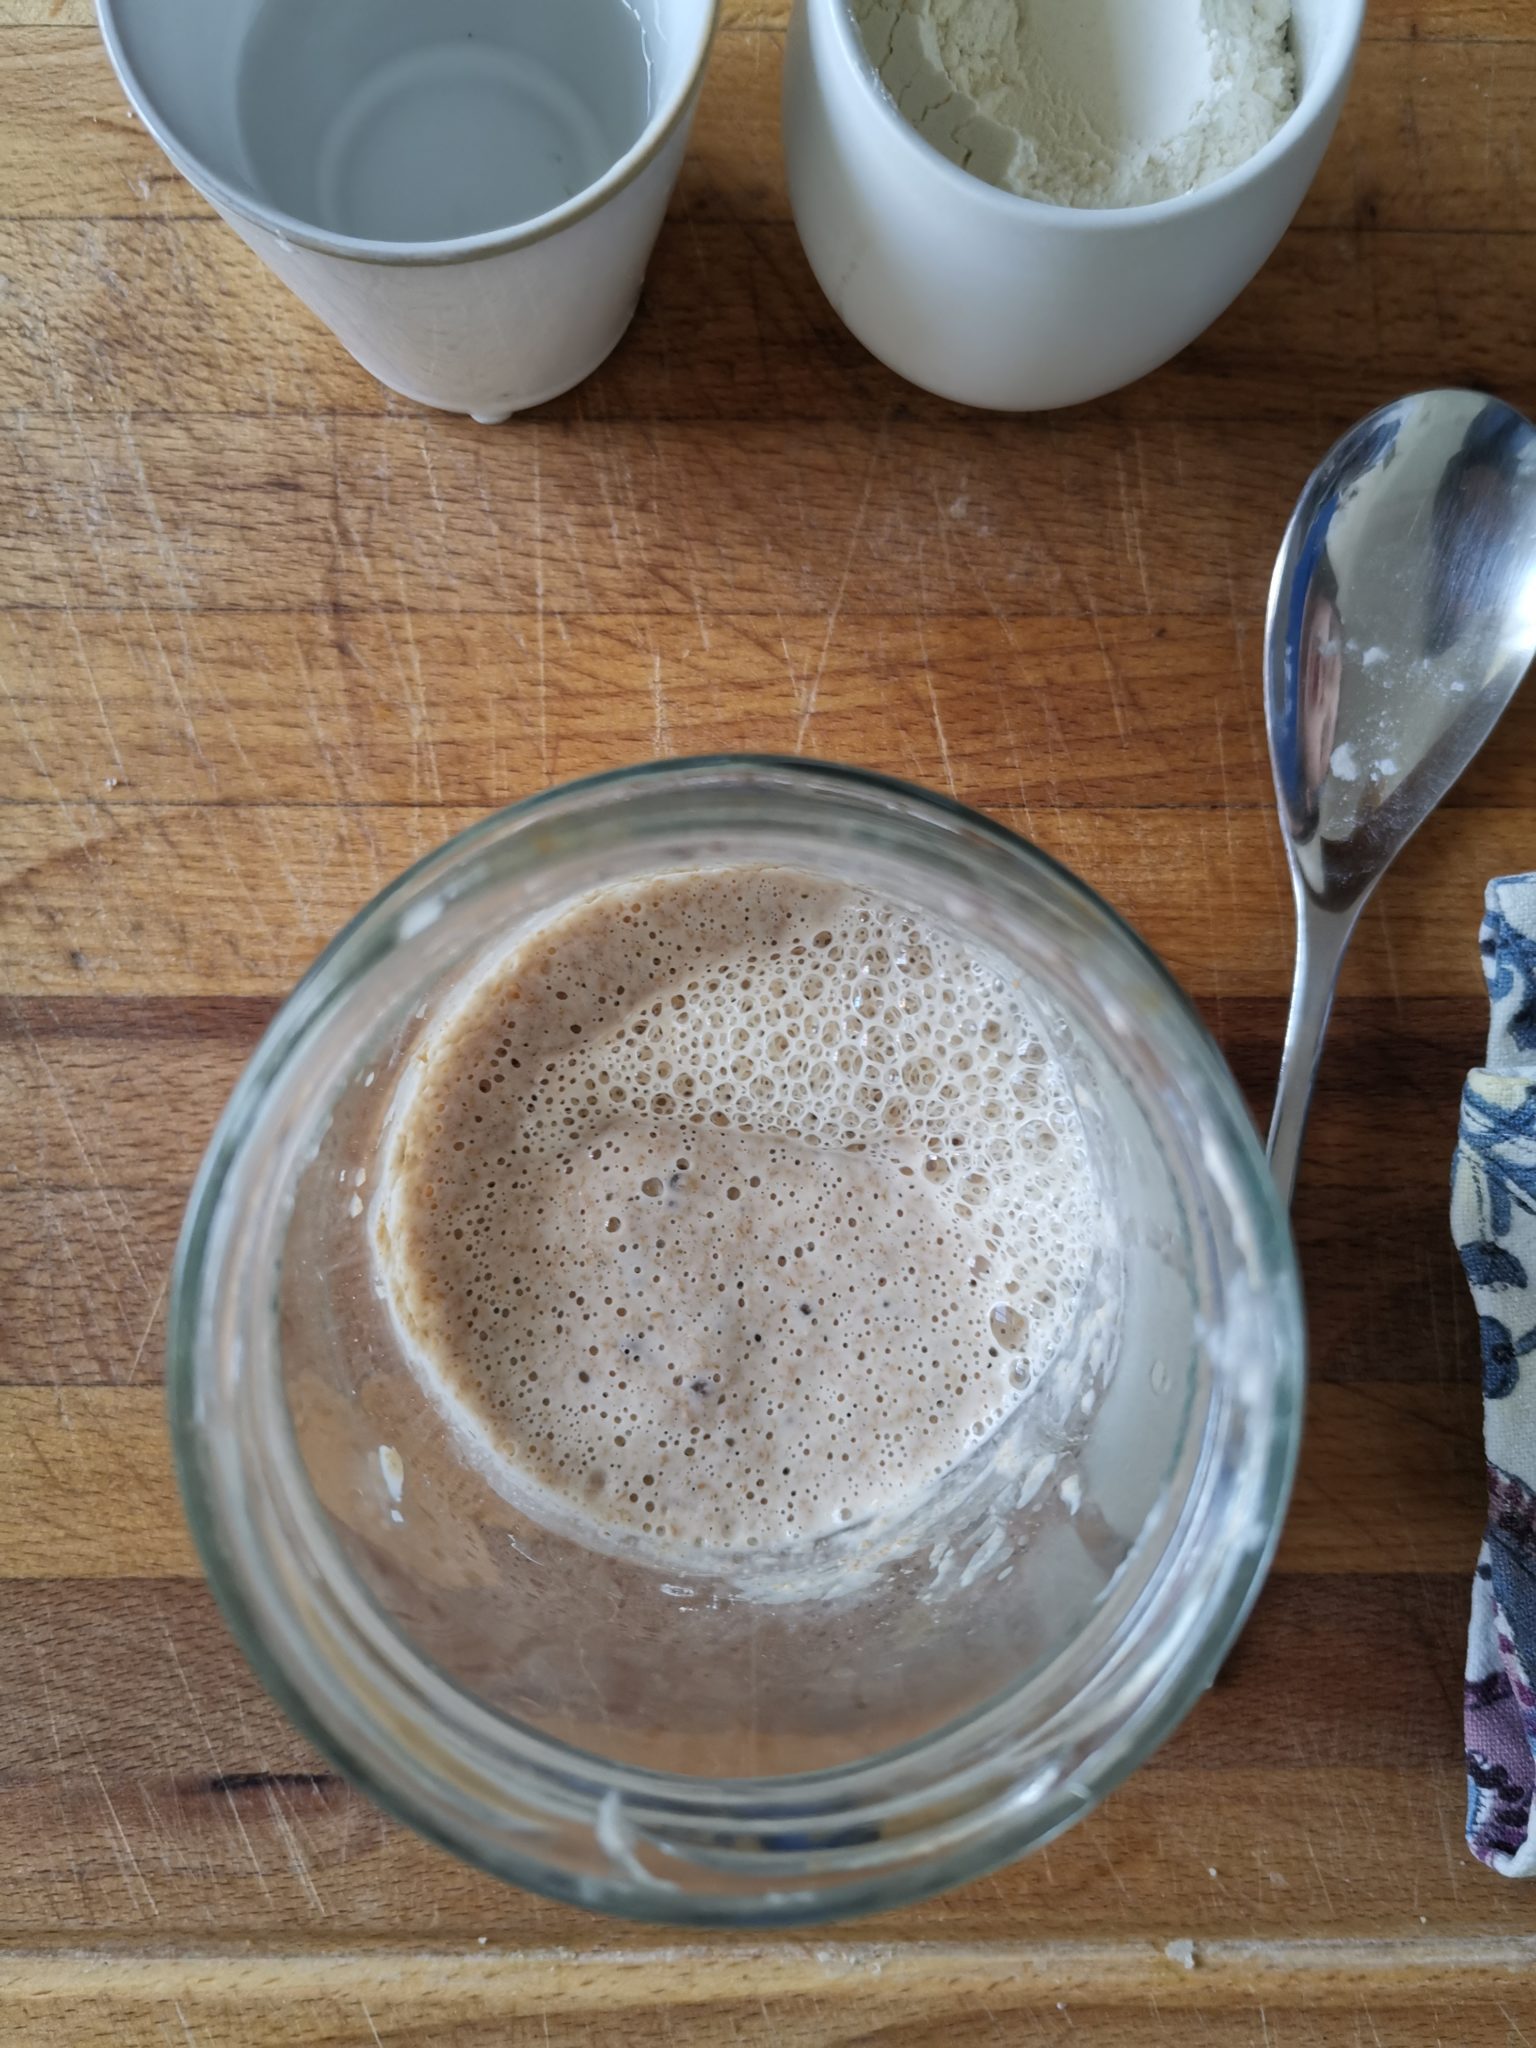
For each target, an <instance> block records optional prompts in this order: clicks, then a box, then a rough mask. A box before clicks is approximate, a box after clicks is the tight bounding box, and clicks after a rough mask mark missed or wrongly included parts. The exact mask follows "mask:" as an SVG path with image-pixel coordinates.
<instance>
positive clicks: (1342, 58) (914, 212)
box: [784, 0, 1365, 412]
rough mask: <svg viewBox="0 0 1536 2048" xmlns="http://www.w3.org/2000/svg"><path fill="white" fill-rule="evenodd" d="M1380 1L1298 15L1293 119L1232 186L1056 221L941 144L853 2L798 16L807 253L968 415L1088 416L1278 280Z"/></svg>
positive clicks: (792, 59) (795, 150) (869, 333)
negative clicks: (1277, 259) (1281, 244)
mask: <svg viewBox="0 0 1536 2048" xmlns="http://www.w3.org/2000/svg"><path fill="white" fill-rule="evenodd" d="M1364 12H1365V0H1294V20H1293V34H1294V38H1295V45H1296V54H1297V60H1298V68H1299V73H1300V92H1299V95H1298V104H1297V108H1296V112H1295V113H1294V114H1293V115H1292V117H1291V118H1290V120H1289V121H1287V122H1286V124H1285V126H1284V127H1283V128H1282V129H1281V130H1280V131H1279V133H1278V134H1277V135H1275V136H1274V138H1273V139H1272V140H1271V141H1270V142H1269V143H1267V144H1266V145H1265V147H1264V148H1263V149H1261V150H1260V151H1259V152H1258V154H1257V155H1256V156H1254V157H1252V158H1250V159H1249V161H1248V162H1247V163H1245V164H1243V165H1241V166H1240V167H1239V168H1238V169H1237V170H1235V171H1232V172H1230V173H1229V174H1228V175H1227V176H1226V177H1224V178H1221V179H1219V180H1218V181H1217V182H1216V183H1214V184H1211V185H1207V186H1205V187H1203V188H1202V189H1201V190H1200V191H1198V192H1192V193H1189V194H1187V195H1185V196H1184V197H1182V198H1179V199H1170V200H1165V201H1163V202H1161V203H1160V204H1158V205H1155V206H1137V207H1116V208H1107V209H1103V210H1096V211H1093V210H1088V209H1084V208H1074V207H1062V206H1046V205H1042V204H1041V203H1039V202H1038V201H1036V200H1031V199H1020V198H1017V197H1016V196H1015V195H1014V194H1013V193H1011V192H1003V191H1000V190H999V189H998V188H997V187H995V186H992V185H988V184H984V183H983V182H982V180H981V179H979V178H975V177H973V176H972V175H971V174H970V172H968V171H963V170H961V169H960V168H959V166H958V165H956V164H953V163H951V162H950V161H949V159H948V158H947V157H945V156H943V155H941V154H940V152H939V151H938V150H936V149H935V148H934V147H933V146H932V144H931V143H929V142H926V141H924V139H923V138H922V136H920V135H919V134H918V132H917V130H916V129H915V128H913V127H911V126H910V125H909V123H908V122H907V121H906V120H905V119H904V118H903V116H902V115H901V114H900V113H899V112H898V111H897V108H896V104H895V102H894V101H893V100H892V98H891V97H890V95H889V93H887V91H886V90H885V88H884V86H883V85H882V84H881V82H880V79H879V76H878V74H877V73H876V71H875V69H874V66H873V65H872V64H871V62H870V59H869V57H868V54H867V53H866V51H865V48H864V44H863V41H862V39H861V37H860V34H859V30H858V27H857V24H856V23H855V22H854V20H853V16H852V13H851V11H850V7H849V0H796V7H795V14H794V19H793V21H792V23H791V26H790V34H789V47H788V52H787V56H786V62H785V73H784V153H785V158H786V161H787V164H788V170H789V193H790V201H791V204H792V205H793V208H794V214H795V222H796V225H797V226H798V228H799V230H800V239H801V241H802V242H803V243H804V245H805V252H806V254H807V256H808V257H809V258H810V261H811V267H812V269H813V270H814V271H815V273H816V276H817V278H818V279H819V280H820V283H821V287H822V289H823V291H825V293H826V295H827V297H828V298H829V299H830V300H831V302H832V304H833V306H834V307H835V308H836V310H837V312H838V313H839V314H840V315H841V316H842V318H843V319H844V320H845V321H846V322H847V324H848V326H849V327H850V328H852V330H853V332H854V333H855V334H856V335H857V336H858V338H859V340H860V341H862V342H863V343H864V345H865V347H866V348H868V349H870V350H871V351H872V352H873V353H874V354H875V355H877V356H878V357H879V358H880V359H881V361H882V362H884V363H886V364H888V365H889V366H890V368H891V369H893V370H896V371H898V372H899V373H900V375H902V376H903V377H906V378H909V379H910V380H911V382H912V383H914V384H920V385H922V386H923V387H924V388H925V389H926V390H929V391H933V392H936V393H937V394H938V395H939V396H940V397H941V398H951V399H956V400H958V401H959V402H960V403H961V404H965V405H981V406H993V407H996V408H998V409H1000V410H1003V411H1011V412H1028V411H1035V410H1043V409H1045V408H1047V407H1052V406H1060V405H1076V404H1080V403H1082V402H1083V401H1084V400H1087V399H1091V398H1098V397H1101V396H1102V395H1103V394H1104V393H1105V392H1106V391H1114V390H1117V389H1118V388H1119V387H1120V386H1121V385H1122V384H1129V383H1131V382H1132V381H1133V380H1134V379H1136V378H1137V377H1142V376H1145V375H1146V373H1147V372H1148V371H1149V370H1154V369H1156V368H1157V366H1158V365H1159V364H1160V363H1165V362H1167V360H1168V358H1169V357H1170V356H1174V355H1177V354H1178V352H1179V350H1180V349H1182V348H1185V347H1187V346H1188V344H1189V343H1190V342H1191V341H1193V340H1194V338H1195V336H1196V335H1197V334H1200V333H1202V332H1203V330H1204V329H1205V328H1207V327H1208V326H1209V325H1210V324H1211V322H1212V321H1213V320H1214V319H1216V317H1217V316H1218V314H1220V313H1222V312H1223V311H1225V309H1226V308H1227V307H1228V306H1229V305H1230V304H1231V303H1232V301H1233V299H1235V298H1236V297H1237V295H1238V293H1239V292H1240V291H1241V290H1242V289H1243V287H1244V286H1245V285H1246V284H1247V283H1248V282H1249V280H1250V279H1251V278H1252V277H1253V276H1254V274H1255V273H1256V272H1257V271H1258V270H1259V269H1260V268H1261V267H1262V265H1263V264H1264V262H1265V261H1266V260H1267V258H1268V257H1269V255H1270V253H1271V251H1272V250H1273V249H1274V247H1275V244H1276V243H1277V242H1278V241H1279V239H1280V237H1281V236H1282V235H1283V234H1284V233H1285V230H1286V228H1287V227H1288V226H1289V225H1290V223H1291V220H1292V218H1293V217H1294V215H1295V212H1296V209H1297V208H1298V207H1299V206H1300V204H1301V202H1302V199H1303V197H1304V196H1305V194H1306V190H1307V187H1308V186H1309V185H1310V184H1311V182H1312V179H1313V176H1314V175H1315V173H1316V171H1317V167H1318V165H1319V163H1320V162H1321V161H1322V157H1323V152H1324V151H1325V150H1326V148H1327V147H1328V143H1329V141H1330V139H1331V138H1332V135H1333V131H1334V127H1335V125H1336V124H1337V121H1338V118H1339V110H1340V108H1341V107H1342V106H1343V103H1344V96H1345V93H1346V91H1347V90H1348V86H1349V77H1350V71H1351V69H1352V67H1353V64H1354V57H1355V51H1356V49H1357V47H1358V45H1359V41H1360V27H1361V21H1362V19H1363V16H1364Z"/></svg>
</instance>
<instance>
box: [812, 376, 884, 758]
mask: <svg viewBox="0 0 1536 2048" xmlns="http://www.w3.org/2000/svg"><path fill="white" fill-rule="evenodd" d="M890 418H891V416H890V414H889V413H887V414H886V415H885V418H884V419H883V420H882V421H881V422H880V429H879V432H878V433H877V434H876V435H875V441H874V446H873V447H872V448H871V449H870V451H869V466H868V468H867V469H866V470H865V472H864V489H863V492H862V494H861V495H860V498H859V509H858V511H857V512H856V513H855V514H854V519H853V525H852V527H851V528H850V530H849V534H848V546H847V549H846V550H845V552H844V555H843V569H842V574H841V575H840V576H839V578H838V581H837V593H836V595H835V596H834V598H833V600H832V609H831V611H830V612H829V613H828V615H827V630H826V633H825V635H824V636H823V639H822V643H821V659H820V660H819V661H818V662H817V664H816V673H815V674H814V675H813V676H812V677H811V684H810V688H809V690H808V691H807V692H806V696H805V703H804V705H803V707H802V709H801V712H800V729H799V731H798V732H797V733H796V735H795V752H796V753H797V754H803V753H804V752H805V741H806V735H807V733H808V732H809V731H810V729H811V721H812V719H813V718H814V717H815V716H816V704H817V699H818V698H819V697H820V695H821V679H822V677H823V676H824V675H825V674H826V671H827V656H828V655H829V654H830V653H831V651H832V636H833V634H834V633H835V632H836V631H837V621H838V618H839V615H840V614H841V612H842V609H843V599H844V598H845V597H846V596H847V594H848V578H849V575H850V573H851V572H852V569H853V558H854V555H855V554H856V553H857V551H858V546H859V541H860V540H861V538H862V537H863V533H864V521H865V519H866V518H867V516H868V513H869V501H870V497H871V495H872V493H873V491H874V488H875V472H876V470H877V469H878V467H879V464H880V455H881V451H882V449H883V448H884V446H885V436H886V430H887V428H888V427H889V425H890Z"/></svg>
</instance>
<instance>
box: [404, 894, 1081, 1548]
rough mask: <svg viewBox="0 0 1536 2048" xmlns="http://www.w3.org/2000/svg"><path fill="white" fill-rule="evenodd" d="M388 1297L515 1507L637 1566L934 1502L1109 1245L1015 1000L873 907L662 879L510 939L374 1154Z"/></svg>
mask: <svg viewBox="0 0 1536 2048" xmlns="http://www.w3.org/2000/svg"><path fill="white" fill-rule="evenodd" d="M384 1160H385V1165H384V1172H383V1174H382V1175H381V1177H380V1186H379V1189H378V1192H377V1195H376V1197H375V1201H374V1205H373V1210H372V1215H371V1229H372V1237H373V1249H374V1257H375V1263H376V1269H377V1274H378V1277H379V1280H380V1284H381V1291H382V1293H383V1294H384V1297H385V1299H386V1300H387V1302H388V1304H389V1306H390V1309H391V1313H392V1315H393V1317H394V1320H395V1322H396V1324H397V1326H398V1328H399V1330H400V1333H401V1335H402V1337H403V1339H404V1340H405V1343H406V1347H407V1349H408V1351H409V1353H410V1355H411V1357H412V1360H413V1363H414V1364H415V1367H416V1370H417V1372H418V1374H419V1375H420V1376H421V1378H422V1380H423V1383H424V1384H425V1386H426V1388H427V1390H428V1392H429V1394H431V1396H432V1397H433V1399H434V1400H435V1401H436V1402H437V1404H438V1405H439V1406H440V1407H442V1408H443V1409H444V1410H445V1411H446V1412H447V1413H448V1414H449V1415H450V1417H451V1418H452V1419H453V1420H454V1422H455V1423H456V1425H458V1426H459V1427H461V1428H462V1429H465V1430H467V1431H468V1432H469V1433H470V1435H471V1437H472V1438H473V1440H474V1442H475V1445H476V1448H477V1451H478V1453H479V1455H480V1458H481V1460H482V1462H483V1463H486V1464H487V1465H488V1468H489V1470H490V1472H491V1476H492V1477H493V1479H494V1480H495V1481H496V1483H497V1484H498V1486H499V1487H500V1488H501V1490H502V1491H503V1492H505V1493H506V1494H507V1495H508V1496H509V1498H512V1499H514V1500H516V1501H518V1502H519V1504H520V1505H522V1506H524V1507H525V1508H527V1509H528V1510H529V1511H530V1512H534V1513H538V1512H540V1511H541V1510H542V1511H543V1512H546V1513H549V1512H554V1513H556V1514H557V1515H558V1516H559V1517H560V1518H561V1519H562V1520H563V1521H565V1522H570V1520H571V1519H572V1518H573V1517H575V1518H576V1519H577V1520H578V1521H579V1522H580V1523H581V1524H583V1525H584V1526H585V1528H586V1530H587V1532H588V1533H589V1534H590V1535H591V1537H592V1538H593V1539H594V1540H596V1541H599V1542H602V1543H605V1544H611V1543H612V1542H613V1541H615V1540H616V1539H622V1540H638V1541H639V1542H641V1543H642V1544H644V1545H645V1546H646V1547H649V1548H666V1549H673V1548H677V1547H686V1548H688V1549H689V1550H690V1551H691V1550H694V1549H695V1548H704V1549H709V1550H720V1551H727V1552H740V1551H742V1550H751V1549H757V1550H783V1549H785V1548H788V1547H792V1546H797V1545H800V1544H803V1543H805V1542H808V1541H813V1540H815V1539H816V1538H818V1537H822V1536H825V1535H827V1534H830V1533H832V1532H834V1531H837V1530H840V1529H846V1528H848V1527H849V1525H856V1524H860V1523H863V1522H865V1521H867V1520H868V1519H870V1518H871V1517H874V1516H876V1515H879V1514H882V1513H886V1512H889V1511H890V1510H891V1509H893V1508H895V1509H898V1510H899V1509H903V1508H905V1507H907V1506H910V1505H916V1504H917V1503H918V1502H919V1501H920V1500H921V1499H922V1498H923V1497H924V1496H925V1495H927V1494H928V1493H930V1492H931V1491H932V1489H933V1488H934V1487H935V1486H936V1485H937V1483H938V1481H939V1480H940V1479H941V1478H942V1477H943V1476H944V1474H945V1473H947V1472H948V1471H950V1470H951V1469H952V1468H953V1467H954V1466H955V1465H956V1464H958V1463H959V1462H960V1461H961V1460H962V1459H963V1458H965V1456H966V1454H967V1453H968V1452H970V1451H972V1450H974V1449H975V1448H976V1446H977V1445H978V1443H980V1442H981V1441H982V1440H983V1439H985V1438H987V1437H988V1436H990V1434H991V1433H992V1432H993V1431H994V1430H995V1429H996V1428H997V1426H998V1424H999V1423H1000V1422H1001V1421H1002V1420H1003V1419H1004V1418H1005V1416H1007V1415H1008V1414H1009V1413H1010V1412H1011V1411H1012V1410H1013V1409H1014V1408H1015V1407H1016V1406H1017V1405H1018V1403H1019V1402H1020V1400H1021V1399H1022V1398H1024V1396H1025V1394H1026V1392H1027V1390H1028V1389H1029V1387H1030V1386H1031V1385H1032V1384H1033V1383H1034V1382H1035V1380H1036V1379H1037V1378H1038V1376H1039V1375H1040V1373H1041V1372H1042V1371H1043V1370H1044V1368H1045V1367H1046V1366H1047V1364H1049V1362H1050V1361H1051V1359H1052V1358H1053V1356H1054V1355H1055V1354H1056V1353H1057V1351H1058V1350H1059V1348H1060V1347H1061V1346H1062V1344H1063V1342H1064V1340H1065V1339H1066V1337H1067V1335H1068V1333H1069V1332H1070V1331H1071V1329H1072V1326H1073V1322H1074V1316H1075V1313H1076V1310H1077V1307H1078V1304H1079V1301H1080V1299H1081V1297H1082V1295H1083V1292H1084V1288H1085V1286H1086V1284H1087V1281H1088V1278H1089V1275H1090V1273H1091V1271H1092V1267H1093V1263H1094V1259H1095V1256H1096V1252H1097V1250H1098V1248H1100V1247H1101V1246H1102V1245H1103V1243H1104V1235H1105V1224H1104V1220H1103V1217H1102V1213H1101V1208H1100V1203H1099V1198H1098V1193H1097V1189H1096V1186H1095V1182H1094V1179H1093V1175H1092V1171H1091V1168H1090V1165H1089V1161H1088V1156H1087V1149H1086V1144H1085V1140H1084V1134H1083V1129H1082V1125H1081V1122H1080V1119H1079V1116H1078V1113H1077V1110H1076V1107H1075V1105H1074V1103H1073V1101H1072V1098H1071V1095H1070V1092H1069V1090H1068V1087H1067V1084H1066V1080H1065V1077H1064V1075H1063V1074H1062V1072H1061V1070H1060V1068H1059V1066H1058V1064H1057V1063H1056V1061H1055V1059H1054V1057H1053V1055H1052V1054H1051V1053H1050V1052H1049V1051H1048V1050H1047V1048H1046V1045H1045V1043H1044V1041H1043V1036H1042V1034H1041V1032H1040V1030H1039V1029H1038V1027H1037V1025H1036V1023H1035V1022H1034V1020H1033V1019H1032V1017H1031V1015H1030V1013H1029V1011H1028V1009H1027V1007H1026V1005H1025V1002H1024V1000H1023V998H1022V995H1021V992H1020V990H1019V989H1018V988H1017V986H1016V985H1015V984H1014V983H1013V982H1012V981H1011V980H1008V979H1005V978H1004V975H1003V974H1002V972H1001V971H1000V970H999V968H998V967H997V966H996V965H995V964H994V963H992V962H990V961H989V960H988V959H987V957H986V956H985V955H983V954H980V953H978V952H975V951H973V950H971V949H968V948H966V947H965V946H963V945H962V944H960V943H959V942H957V941H956V940H955V939H953V938H951V937H950V936H948V935H947V934H946V933H944V932H942V931H941V930H939V929H937V928H934V927H930V926H927V925H925V924H924V923H922V922H921V921H919V920H918V919H916V918H915V917H913V916H912V915H910V914H909V913H907V912H905V911H903V910H901V909H900V908H898V907H896V906H895V905H893V904H891V903H889V902H886V901H884V900H882V899H880V898H877V897H873V896H870V895H866V894H863V893H861V892H859V891H856V890H853V889H849V888H844V887H842V886H841V885H839V884H836V883H832V882H828V881H825V880H823V879H820V878H817V877H813V876H810V875H807V874H803V873H800V872H798V871H796V870H792V869H786V868H778V867H772V868H770V867H736V868H730V869H715V870H696V871H690V872H687V873H680V874H671V875H662V876H657V877H654V878H651V879H649V880H646V881H645V882H642V883H638V884H636V883H631V884H629V885H627V886H626V887H625V888H623V889H619V890H611V891H605V892H602V893H601V894H597V895H593V896H590V897H587V898H585V899H583V900H582V901H581V902H579V903H577V904H575V905H573V906H572V907H570V908H568V909H566V910H565V911H563V912H562V913H561V914H560V915H559V916H558V917H556V918H555V919H554V920H552V921H551V922H549V923H547V924H545V925H543V926H542V927H540V928H538V929H537V930H535V931H533V932H532V933H531V934H528V935H526V936H524V937H523V938H521V939H520V940H519V942H518V943H517V945H516V946H515V947H514V948H513V949H512V950H511V951H510V952H508V953H507V954H505V955H503V956H502V957H501V958H500V959H499V960H497V961H496V962H495V963H494V964H493V965H491V966H490V967H488V968H487V969H485V970H484V971H483V972H482V973H481V974H480V975H479V976H478V977H477V978H476V979H475V980H474V981H473V982H472V983H471V984H470V985H468V986H467V987H466V988H465V989H464V990H463V991H462V992H460V993H459V995H458V996H457V998H456V999H455V1000H454V1001H453V1002H452V1004H451V1005H450V1006H449V1008H448V1009H447V1010H446V1011H445V1013H444V1014H443V1015H442V1016H441V1017H440V1018H439V1019H438V1020H437V1021H436V1022H435V1024H434V1025H433V1026H432V1027H431V1028H430V1029H429V1031H428V1033H427V1036H426V1038H425V1040H424V1042H423V1044H422V1045H421V1047H420V1048H419V1050H418V1052H417V1054H416V1056H415V1058H414V1059H413V1060H412V1062H411V1066H410V1070H409V1071H408V1073H407V1075H406V1076H405V1078H404V1080H403V1081H402V1083H401V1085H400V1089H399V1092H398V1094H397V1097H396V1100H395V1102H394V1104H393V1106H392V1109H391V1113H390V1120H389V1125H388V1128H387V1130H386V1134H385V1149H384Z"/></svg>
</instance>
